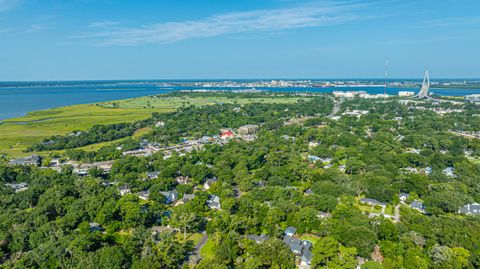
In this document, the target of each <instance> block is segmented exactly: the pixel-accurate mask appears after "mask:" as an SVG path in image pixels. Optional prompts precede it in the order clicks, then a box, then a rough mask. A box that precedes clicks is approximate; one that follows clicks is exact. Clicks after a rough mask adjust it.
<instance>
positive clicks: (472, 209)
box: [458, 203, 480, 215]
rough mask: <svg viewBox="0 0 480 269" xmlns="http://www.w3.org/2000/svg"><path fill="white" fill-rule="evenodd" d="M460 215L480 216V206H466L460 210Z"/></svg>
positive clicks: (475, 204) (474, 204)
mask: <svg viewBox="0 0 480 269" xmlns="http://www.w3.org/2000/svg"><path fill="white" fill-rule="evenodd" d="M458 213H460V214H467V215H478V214H480V204H478V203H473V204H466V205H464V206H462V207H460V209H458Z"/></svg>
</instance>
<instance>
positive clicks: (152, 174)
mask: <svg viewBox="0 0 480 269" xmlns="http://www.w3.org/2000/svg"><path fill="white" fill-rule="evenodd" d="M159 175H160V172H159V171H154V172H147V179H150V180H152V179H157V178H158V176H159Z"/></svg>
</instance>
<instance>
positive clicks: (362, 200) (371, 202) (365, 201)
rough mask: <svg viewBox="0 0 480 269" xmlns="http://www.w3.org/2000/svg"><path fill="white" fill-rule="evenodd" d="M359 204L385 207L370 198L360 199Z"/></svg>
mask: <svg viewBox="0 0 480 269" xmlns="http://www.w3.org/2000/svg"><path fill="white" fill-rule="evenodd" d="M360 202H362V203H365V204H371V205H379V206H386V205H387V204H386V203H384V202H380V201H378V200H375V199H371V198H362V199H360Z"/></svg>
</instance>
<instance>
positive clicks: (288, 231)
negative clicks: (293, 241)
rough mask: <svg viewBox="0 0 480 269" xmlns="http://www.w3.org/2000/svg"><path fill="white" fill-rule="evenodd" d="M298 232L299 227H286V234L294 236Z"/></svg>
mask: <svg viewBox="0 0 480 269" xmlns="http://www.w3.org/2000/svg"><path fill="white" fill-rule="evenodd" d="M296 232H297V228H295V227H292V226H290V227H287V229H285V235H288V236H294V235H295V233H296Z"/></svg>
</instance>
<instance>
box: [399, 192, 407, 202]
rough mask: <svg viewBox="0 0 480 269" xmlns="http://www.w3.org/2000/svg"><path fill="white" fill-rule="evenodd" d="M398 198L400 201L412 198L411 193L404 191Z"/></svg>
mask: <svg viewBox="0 0 480 269" xmlns="http://www.w3.org/2000/svg"><path fill="white" fill-rule="evenodd" d="M398 198H399V199H400V202H405V201H407V200H408V198H410V194H408V193H404V192H402V193H400V194H399V195H398Z"/></svg>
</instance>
